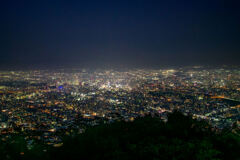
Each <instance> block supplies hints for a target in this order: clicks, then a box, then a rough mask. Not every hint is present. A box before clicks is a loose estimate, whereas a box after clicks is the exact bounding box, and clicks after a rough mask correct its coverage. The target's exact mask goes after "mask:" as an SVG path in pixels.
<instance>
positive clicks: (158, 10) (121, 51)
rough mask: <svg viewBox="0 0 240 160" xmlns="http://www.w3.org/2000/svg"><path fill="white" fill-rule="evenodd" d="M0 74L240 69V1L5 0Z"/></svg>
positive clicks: (0, 7)
mask: <svg viewBox="0 0 240 160" xmlns="http://www.w3.org/2000/svg"><path fill="white" fill-rule="evenodd" d="M0 20H1V25H0V42H1V43H0V67H3V68H8V67H16V68H21V67H41V66H47V67H56V66H57V67H58V66H61V67H69V66H70V67H71V66H84V67H92V66H95V67H100V66H101V67H102V66H104V67H106V66H109V67H112V66H114V67H116V66H119V67H121V66H125V67H126V66H127V67H161V66H178V65H221V64H227V65H229V64H237V65H238V64H240V63H239V62H240V2H239V0H235V1H234V0H192V1H190V0H189V1H187V0H175V1H174V0H165V1H161V0H145V1H142V0H136V1H135V0H128V1H125V0H111V1H110V0H109V1H105V0H85V1H81V0H76V1H73V0H72V1H71V0H65V1H61V0H47V1H44V0H38V1H36V0H31V1H24V0H16V1H14V0H4V1H1V3H0Z"/></svg>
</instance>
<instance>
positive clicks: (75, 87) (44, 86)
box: [0, 66, 240, 145]
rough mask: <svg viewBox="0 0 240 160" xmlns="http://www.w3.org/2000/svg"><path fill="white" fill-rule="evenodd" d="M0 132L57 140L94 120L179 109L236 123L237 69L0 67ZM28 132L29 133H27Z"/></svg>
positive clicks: (239, 108) (239, 106)
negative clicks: (23, 68) (27, 68)
mask: <svg viewBox="0 0 240 160" xmlns="http://www.w3.org/2000/svg"><path fill="white" fill-rule="evenodd" d="M0 77H1V78H0V80H1V81H0V99H1V105H0V106H1V114H0V115H1V128H0V131H1V135H2V136H5V137H8V136H9V135H11V134H23V135H25V136H26V137H27V138H28V139H29V140H31V139H39V140H43V141H44V142H45V143H47V144H49V145H58V144H59V143H60V144H61V136H63V135H65V134H70V133H71V131H73V130H78V131H79V133H81V132H83V131H84V128H85V126H89V125H90V126H94V125H97V124H98V123H99V122H100V121H104V122H105V123H111V122H114V121H118V120H124V121H133V120H134V119H135V118H137V117H142V116H145V115H149V114H150V115H157V116H160V117H161V118H162V119H163V120H164V121H167V113H169V112H172V111H173V110H180V111H181V112H182V113H184V114H191V115H192V116H193V118H196V119H203V120H206V121H207V122H209V123H211V124H212V125H213V126H215V127H216V128H217V129H222V128H224V127H231V126H232V125H233V123H237V124H238V125H239V112H240V70H239V68H237V67H235V68H234V67H233V68H224V67H223V68H204V67H201V66H197V67H185V68H178V69H158V70H156V69H155V70H151V69H133V70H125V71H117V70H86V69H67V70H64V69H58V70H31V71H2V72H0ZM33 135H34V136H33Z"/></svg>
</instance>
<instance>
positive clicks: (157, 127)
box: [0, 112, 240, 160]
mask: <svg viewBox="0 0 240 160" xmlns="http://www.w3.org/2000/svg"><path fill="white" fill-rule="evenodd" d="M232 131H234V132H232ZM63 144H64V145H63V146H61V147H50V146H46V145H44V144H43V143H41V142H40V141H39V142H37V141H33V142H32V143H31V144H27V142H26V141H25V139H24V137H21V136H13V137H11V138H10V139H9V140H7V141H4V140H2V141H1V144H0V159H4V160H5V159H10V160H12V159H17V160H20V159H27V160H30V159H31V160H32V159H43V160H48V159H66V160H77V159H82V160H86V159H114V160H116V159H121V160H122V159H138V160H139V159H147V160H149V159H164V160H165V159H166V160H169V159H174V160H186V159H191V160H217V159H226V160H238V159H240V152H239V148H240V136H239V129H238V128H237V126H236V125H235V126H233V128H231V129H225V130H221V131H218V130H216V129H213V128H212V127H211V126H210V125H209V124H208V123H206V122H205V121H197V120H194V119H192V118H191V116H184V115H182V114H181V113H179V112H173V113H171V114H169V115H168V122H166V123H165V122H163V121H162V120H161V119H160V118H159V117H151V116H146V117H144V118H138V119H136V120H135V121H133V122H124V121H120V122H114V123H111V124H101V125H99V126H95V127H90V128H88V129H87V130H86V132H84V133H83V134H72V135H70V136H66V137H65V138H64V139H63Z"/></svg>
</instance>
